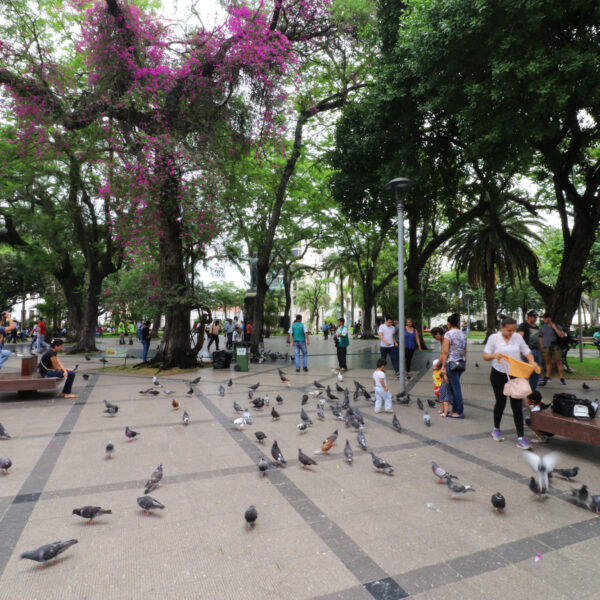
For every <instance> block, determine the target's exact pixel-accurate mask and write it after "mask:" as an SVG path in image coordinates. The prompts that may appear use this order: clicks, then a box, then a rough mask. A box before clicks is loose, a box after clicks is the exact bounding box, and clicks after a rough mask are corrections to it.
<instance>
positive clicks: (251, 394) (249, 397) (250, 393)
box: [248, 390, 254, 400]
mask: <svg viewBox="0 0 600 600" xmlns="http://www.w3.org/2000/svg"><path fill="white" fill-rule="evenodd" d="M252 398H254V392H253V391H252V390H250V391H249V392H248V400H252Z"/></svg>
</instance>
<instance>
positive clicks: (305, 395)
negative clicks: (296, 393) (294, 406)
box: [300, 394, 308, 406]
mask: <svg viewBox="0 0 600 600" xmlns="http://www.w3.org/2000/svg"><path fill="white" fill-rule="evenodd" d="M307 402H308V394H304V395H303V396H302V401H301V402H300V406H304V405H305V404H306V403H307Z"/></svg>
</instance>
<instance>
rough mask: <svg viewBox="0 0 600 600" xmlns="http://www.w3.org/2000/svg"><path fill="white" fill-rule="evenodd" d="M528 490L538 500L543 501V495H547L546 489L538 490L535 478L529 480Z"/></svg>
mask: <svg viewBox="0 0 600 600" xmlns="http://www.w3.org/2000/svg"><path fill="white" fill-rule="evenodd" d="M529 489H530V490H531V491H532V492H533V493H534V494H535V495H536V496H537V497H538V498H539V499H540V500H543V499H544V496H545V494H547V493H548V488H540V486H539V484H538V482H537V481H536V480H535V477H530V478H529Z"/></svg>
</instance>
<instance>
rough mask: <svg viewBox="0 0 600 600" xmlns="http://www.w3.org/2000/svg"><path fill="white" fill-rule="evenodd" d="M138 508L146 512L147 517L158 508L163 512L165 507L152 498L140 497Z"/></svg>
mask: <svg viewBox="0 0 600 600" xmlns="http://www.w3.org/2000/svg"><path fill="white" fill-rule="evenodd" d="M137 503H138V506H139V507H140V508H141V509H142V510H143V511H144V514H145V515H149V514H150V511H151V510H154V509H155V508H158V509H160V510H162V509H163V508H164V507H165V506H164V504H161V503H160V502H159V501H158V500H155V499H154V498H152V496H140V497H139V498H138V499H137Z"/></svg>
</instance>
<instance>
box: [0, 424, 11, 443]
mask: <svg viewBox="0 0 600 600" xmlns="http://www.w3.org/2000/svg"><path fill="white" fill-rule="evenodd" d="M0 440H10V435H8V431H6V429H4V425H2V423H0Z"/></svg>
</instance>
